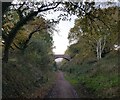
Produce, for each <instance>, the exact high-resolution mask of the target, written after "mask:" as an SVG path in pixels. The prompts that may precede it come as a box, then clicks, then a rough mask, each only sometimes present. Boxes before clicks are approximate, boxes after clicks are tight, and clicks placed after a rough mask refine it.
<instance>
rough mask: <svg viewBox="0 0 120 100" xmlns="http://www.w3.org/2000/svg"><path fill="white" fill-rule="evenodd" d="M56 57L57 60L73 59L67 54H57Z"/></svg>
mask: <svg viewBox="0 0 120 100" xmlns="http://www.w3.org/2000/svg"><path fill="white" fill-rule="evenodd" d="M54 57H55V59H57V58H64V59H66V60H68V61H69V60H70V59H71V57H70V56H69V55H66V54H55V55H54Z"/></svg>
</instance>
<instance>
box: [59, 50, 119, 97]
mask: <svg viewBox="0 0 120 100" xmlns="http://www.w3.org/2000/svg"><path fill="white" fill-rule="evenodd" d="M91 58H92V57H91ZM74 60H75V59H74ZM70 63H71V64H70ZM73 63H74V64H73ZM61 69H62V70H63V71H64V72H65V73H66V79H67V80H68V81H70V83H71V84H73V85H74V86H75V88H76V90H77V92H78V93H80V91H81V90H79V88H78V87H79V86H80V85H82V86H83V87H86V88H87V89H88V90H89V91H90V93H91V94H94V97H95V98H98V97H99V98H113V97H119V95H118V94H119V84H120V83H119V73H118V55H117V53H115V52H112V53H110V54H108V55H107V56H106V57H105V58H103V59H102V60H101V61H99V62H94V61H93V62H92V60H91V61H87V62H85V63H83V64H81V65H80V64H75V62H74V61H71V62H69V63H66V64H64V65H63V66H62V68H61Z"/></svg>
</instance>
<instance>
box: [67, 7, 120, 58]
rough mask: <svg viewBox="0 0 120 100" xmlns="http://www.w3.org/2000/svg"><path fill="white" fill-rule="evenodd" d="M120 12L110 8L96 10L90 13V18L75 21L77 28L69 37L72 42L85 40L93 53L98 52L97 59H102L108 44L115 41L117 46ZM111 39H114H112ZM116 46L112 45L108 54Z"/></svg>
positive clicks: (72, 30) (73, 29)
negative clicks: (118, 16)
mask: <svg viewBox="0 0 120 100" xmlns="http://www.w3.org/2000/svg"><path fill="white" fill-rule="evenodd" d="M118 12H119V11H118V7H109V8H104V9H98V10H95V11H94V12H91V13H90V16H88V15H86V16H84V17H83V18H78V19H77V20H76V21H75V26H74V27H73V28H72V29H71V30H70V33H69V37H68V38H69V40H70V42H72V41H73V40H77V41H79V40H81V39H85V41H84V42H86V44H89V46H91V47H92V49H93V51H96V52H95V53H96V56H97V59H98V60H99V59H101V57H102V54H103V52H104V54H105V49H106V48H108V47H107V46H108V44H110V42H111V41H114V44H115V41H116V42H117V40H118V38H117V37H118V35H117V34H118V31H117V29H118V27H117V26H118V18H116V17H117V13H118ZM111 14H112V16H111ZM92 16H94V17H92ZM115 30H116V31H115ZM110 37H111V38H113V37H114V38H113V39H110ZM79 43H80V42H79ZM114 44H113V43H112V44H111V47H110V46H109V48H110V49H109V51H107V52H110V50H111V48H113V46H114Z"/></svg>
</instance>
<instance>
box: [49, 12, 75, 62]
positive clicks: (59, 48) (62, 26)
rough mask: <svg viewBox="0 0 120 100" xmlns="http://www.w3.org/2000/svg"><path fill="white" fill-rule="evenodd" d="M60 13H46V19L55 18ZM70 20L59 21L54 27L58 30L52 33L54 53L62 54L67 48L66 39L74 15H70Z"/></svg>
mask: <svg viewBox="0 0 120 100" xmlns="http://www.w3.org/2000/svg"><path fill="white" fill-rule="evenodd" d="M59 14H60V12H57V13H55V12H54V13H53V14H47V19H52V18H53V19H56V18H57V16H58V15H59ZM70 18H71V20H70V21H62V20H61V21H60V23H59V24H57V25H56V29H57V30H58V32H55V31H54V33H53V41H54V44H53V45H54V47H55V48H54V49H53V53H54V54H64V53H65V51H66V50H67V47H68V46H69V40H68V39H67V37H68V33H69V30H70V29H71V28H72V27H73V26H74V22H75V19H76V18H77V17H76V16H70ZM61 60H62V58H58V59H56V60H55V61H56V62H59V61H61Z"/></svg>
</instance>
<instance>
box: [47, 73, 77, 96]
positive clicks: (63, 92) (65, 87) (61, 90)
mask: <svg viewBox="0 0 120 100" xmlns="http://www.w3.org/2000/svg"><path fill="white" fill-rule="evenodd" d="M47 98H78V96H77V93H76V91H75V90H74V88H73V87H72V86H71V85H70V83H69V82H68V81H66V80H65V79H64V75H63V72H61V71H58V72H57V73H56V83H55V86H54V87H53V89H52V90H51V91H50V93H49V94H48V96H47Z"/></svg>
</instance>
